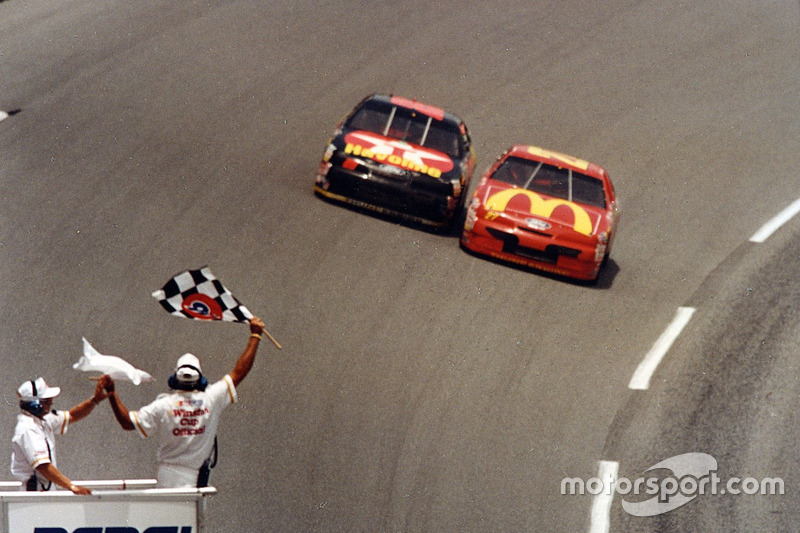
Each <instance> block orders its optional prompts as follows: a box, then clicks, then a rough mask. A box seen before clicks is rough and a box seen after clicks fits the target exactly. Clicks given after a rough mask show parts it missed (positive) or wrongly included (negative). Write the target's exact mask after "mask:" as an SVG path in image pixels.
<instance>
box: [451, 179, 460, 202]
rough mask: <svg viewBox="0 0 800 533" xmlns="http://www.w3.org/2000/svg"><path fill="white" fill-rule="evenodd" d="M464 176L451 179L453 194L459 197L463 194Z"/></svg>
mask: <svg viewBox="0 0 800 533" xmlns="http://www.w3.org/2000/svg"><path fill="white" fill-rule="evenodd" d="M462 179H463V176H459V177H458V179H454V180H451V182H450V183H452V184H453V196H455V197H459V196H461V181H462Z"/></svg>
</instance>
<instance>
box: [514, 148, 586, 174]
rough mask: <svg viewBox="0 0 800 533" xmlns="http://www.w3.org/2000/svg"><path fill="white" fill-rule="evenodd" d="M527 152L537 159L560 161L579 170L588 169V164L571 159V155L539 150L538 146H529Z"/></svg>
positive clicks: (575, 158)
mask: <svg viewBox="0 0 800 533" xmlns="http://www.w3.org/2000/svg"><path fill="white" fill-rule="evenodd" d="M528 152H529V153H531V154H533V155H535V156H537V157H541V158H542V159H553V160H554V161H560V162H562V163H565V164H567V165H570V166H572V167H575V168H579V169H581V170H586V169H588V168H589V163H588V162H587V161H584V160H583V159H578V158H577V157H572V156H571V155H564V154H559V153H558V152H551V151H550V150H545V149H544V148H539V147H538V146H529V147H528Z"/></svg>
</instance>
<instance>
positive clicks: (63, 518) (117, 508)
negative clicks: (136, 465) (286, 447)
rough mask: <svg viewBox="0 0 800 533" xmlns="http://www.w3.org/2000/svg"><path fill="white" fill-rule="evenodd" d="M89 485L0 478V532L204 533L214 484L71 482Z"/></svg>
mask: <svg viewBox="0 0 800 533" xmlns="http://www.w3.org/2000/svg"><path fill="white" fill-rule="evenodd" d="M75 484H76V485H82V486H84V487H87V488H89V489H91V490H92V494H91V495H87V496H76V495H74V494H72V493H71V492H69V491H65V490H57V491H48V492H24V491H20V483H19V482H16V481H0V533H75V532H76V531H78V532H79V533H80V532H83V533H87V532H91V533H204V532H205V529H204V521H205V520H204V518H205V503H206V498H207V497H209V496H211V495H213V494H216V493H217V489H215V488H213V487H206V488H202V489H157V488H155V484H156V481H155V480H154V479H128V480H125V479H121V480H94V481H75Z"/></svg>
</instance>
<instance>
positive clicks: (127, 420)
mask: <svg viewBox="0 0 800 533" xmlns="http://www.w3.org/2000/svg"><path fill="white" fill-rule="evenodd" d="M100 385H102V387H103V389H104V390H105V391H106V392H107V393H108V401H109V402H110V403H111V410H112V411H114V418H116V419H117V422H119V425H120V426H121V427H122V429H124V430H125V431H133V430H134V429H136V428H135V427H134V426H133V422H131V416H130V413H129V411H128V408H127V407H125V404H124V403H122V400H120V398H119V396H117V391H116V388H115V386H114V380H113V379H111V376H109V375H105V376H103V377H101V378H100V381H99V382H98V386H100Z"/></svg>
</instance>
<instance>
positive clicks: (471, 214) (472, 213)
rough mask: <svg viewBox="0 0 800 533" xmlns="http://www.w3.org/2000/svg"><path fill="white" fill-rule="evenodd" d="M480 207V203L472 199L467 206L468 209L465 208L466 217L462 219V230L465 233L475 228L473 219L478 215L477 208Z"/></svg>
mask: <svg viewBox="0 0 800 533" xmlns="http://www.w3.org/2000/svg"><path fill="white" fill-rule="evenodd" d="M479 205H481V201H480V200H478V199H477V198H473V199H472V202H470V204H469V208H467V216H466V218H465V219H464V229H465V230H467V231H471V230H472V228H473V227H475V217H476V216H477V214H478V206H479Z"/></svg>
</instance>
